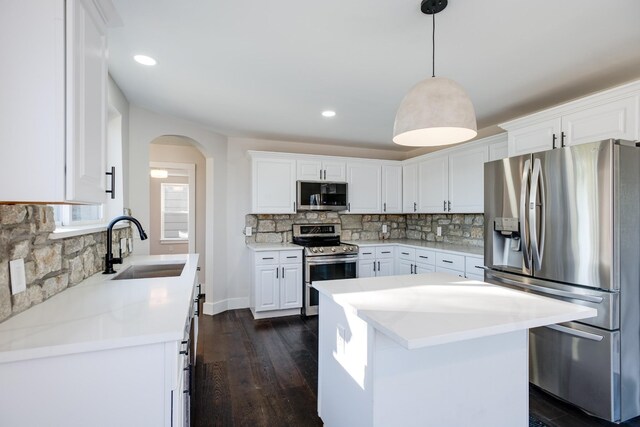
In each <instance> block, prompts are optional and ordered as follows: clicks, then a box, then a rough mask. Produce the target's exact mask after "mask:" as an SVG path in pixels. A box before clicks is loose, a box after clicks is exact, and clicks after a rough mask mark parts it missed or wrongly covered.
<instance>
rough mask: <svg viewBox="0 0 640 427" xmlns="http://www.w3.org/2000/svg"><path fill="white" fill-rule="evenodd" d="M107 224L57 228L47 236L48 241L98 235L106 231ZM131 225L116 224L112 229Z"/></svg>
mask: <svg viewBox="0 0 640 427" xmlns="http://www.w3.org/2000/svg"><path fill="white" fill-rule="evenodd" d="M107 225H108V223H102V224H91V225H86V226H77V227H58V228H56V230H55V231H54V232H53V233H51V234H49V239H51V240H58V239H66V238H67V237H76V236H83V235H85V234H93V233H100V232H101V231H107ZM130 226H131V224H130V223H129V221H124V222H120V223H118V224H116V225H115V226H114V227H113V228H114V229H115V230H119V229H121V228H127V227H130Z"/></svg>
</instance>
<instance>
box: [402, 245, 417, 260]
mask: <svg viewBox="0 0 640 427" xmlns="http://www.w3.org/2000/svg"><path fill="white" fill-rule="evenodd" d="M398 258H400V259H406V260H407V261H415V260H416V250H415V249H414V248H405V247H404V246H401V247H399V248H398Z"/></svg>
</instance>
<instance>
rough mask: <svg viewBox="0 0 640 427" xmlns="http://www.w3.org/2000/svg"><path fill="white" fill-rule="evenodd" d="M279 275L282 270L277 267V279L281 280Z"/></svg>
mask: <svg viewBox="0 0 640 427" xmlns="http://www.w3.org/2000/svg"><path fill="white" fill-rule="evenodd" d="M278 274H280V269H279V268H278V267H276V279H279V278H280V277H279V276H278Z"/></svg>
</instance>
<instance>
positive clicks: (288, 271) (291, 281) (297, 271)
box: [280, 264, 303, 309]
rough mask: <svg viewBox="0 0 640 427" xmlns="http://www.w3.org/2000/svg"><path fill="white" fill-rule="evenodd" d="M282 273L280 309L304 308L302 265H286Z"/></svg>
mask: <svg viewBox="0 0 640 427" xmlns="http://www.w3.org/2000/svg"><path fill="white" fill-rule="evenodd" d="M280 272H281V276H280V308H282V309H285V308H299V307H302V286H303V283H302V264H284V265H282V266H281V267H280Z"/></svg>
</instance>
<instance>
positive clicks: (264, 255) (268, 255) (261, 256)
mask: <svg viewBox="0 0 640 427" xmlns="http://www.w3.org/2000/svg"><path fill="white" fill-rule="evenodd" d="M279 263H280V252H278V251H265V252H256V259H255V265H264V264H279Z"/></svg>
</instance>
